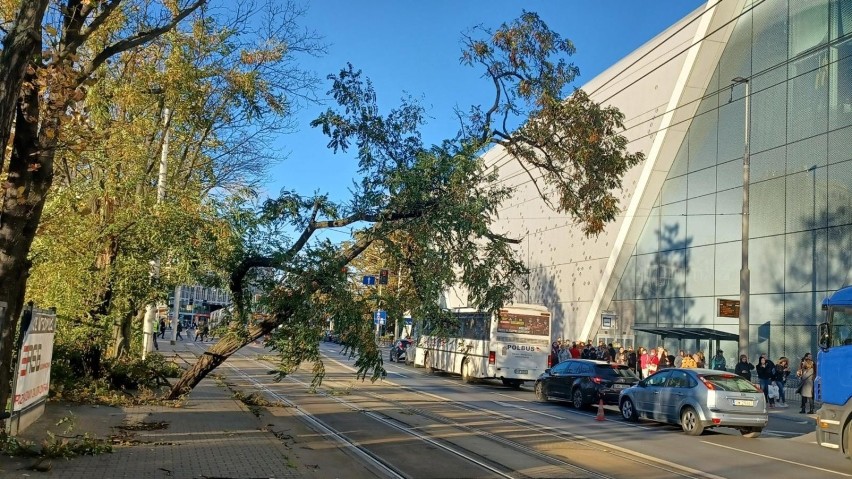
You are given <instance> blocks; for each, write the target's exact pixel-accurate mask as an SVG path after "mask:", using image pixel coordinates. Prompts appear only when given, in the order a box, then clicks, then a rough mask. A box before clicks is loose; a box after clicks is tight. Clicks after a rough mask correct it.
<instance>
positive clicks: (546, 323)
mask: <svg viewBox="0 0 852 479" xmlns="http://www.w3.org/2000/svg"><path fill="white" fill-rule="evenodd" d="M453 313H455V315H456V317H457V318H458V322H459V330H458V331H457V333H456V334H455V335H453V336H449V337H446V338H442V337H440V336H435V335H430V334H429V333H430V331H429V325H428V322H427V324H426V325H425V331H424V334H423V335H421V336H420V338H419V339H418V342H417V352H416V354H415V358H414V364H415V366H422V367H425V368H426V370H427V372H431V371H433V370H441V371H446V372H449V373H454V374H460V375H461V377H462V380H463V381H464V382H471V381H472V380H474V379H480V378H483V379H484V378H493V379H500V380H502V381H503V384H505V385H506V386H510V387H514V388H518V387H520V386H521V384H523V382H524V381H535V379H536V378H538V376H539V375H540V374H541V373H542V372H544V370H545V369H546V368H548V367H550V364H549V362H550V320H551V318H550V311H548V310H547V308H545V307H544V306H539V305H533V304H514V305H511V306H507V307H505V308H501V309H500V310H499V311H497V312H496V313H495V314H489V313H484V312H481V311H477V310H475V309H471V308H458V309H454V310H453Z"/></svg>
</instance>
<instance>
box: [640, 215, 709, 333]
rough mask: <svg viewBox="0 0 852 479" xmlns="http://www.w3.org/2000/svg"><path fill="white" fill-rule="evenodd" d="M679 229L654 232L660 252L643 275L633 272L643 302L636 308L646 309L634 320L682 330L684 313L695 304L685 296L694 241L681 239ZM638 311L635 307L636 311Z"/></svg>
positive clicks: (674, 226) (668, 227)
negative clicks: (647, 321)
mask: <svg viewBox="0 0 852 479" xmlns="http://www.w3.org/2000/svg"><path fill="white" fill-rule="evenodd" d="M680 229H681V225H680V224H677V223H675V224H667V225H663V226H662V228H660V229H658V230H657V231H655V234H656V236H657V240H658V244H659V245H660V247H659V250H658V251H657V252H656V253H654V255H653V258H652V259H651V262H650V264H649V265H648V266H647V268H645V271H639V270H637V271H636V280H637V282H638V285H637V293H638V297H640V298H643V299H645V301H640V302H638V304H639V305H641V307H645V308H648V310H646V311H641V312H640V311H637V312H636V317H637V318H648V319H652V318H653V321H654V325H655V326H683V324H684V321H685V319H686V315H687V313H688V312H689V311H690V309H691V308H692V306H693V305H694V304H695V300H693V299H692V298H690V297H687V292H686V277H687V275H688V274H689V271H690V260H691V258H690V256H691V253H690V247H691V246H692V242H693V239H692V237H687V236H683V235H681V232H680ZM651 300H656V301H651ZM655 304H656V307H655ZM639 307H640V306H638V305H637V309H638V308H639ZM649 322H650V321H649Z"/></svg>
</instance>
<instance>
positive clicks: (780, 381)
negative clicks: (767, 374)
mask: <svg viewBox="0 0 852 479" xmlns="http://www.w3.org/2000/svg"><path fill="white" fill-rule="evenodd" d="M789 375H790V361H788V360H787V358H786V357H785V356H781V357H780V358H778V362H777V363H775V384H776V385H777V386H778V406H779V407H787V397H786V396H787V395H786V394H785V392H784V385H785V384H787V377H788V376H789Z"/></svg>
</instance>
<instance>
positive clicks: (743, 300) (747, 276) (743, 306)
mask: <svg viewBox="0 0 852 479" xmlns="http://www.w3.org/2000/svg"><path fill="white" fill-rule="evenodd" d="M731 81H732V82H733V83H732V85H731V88H733V87H734V86H735V85H739V84H743V85H745V126H744V128H743V130H744V135H745V138H744V141H743V143H744V145H743V215H742V224H743V228H742V252H741V260H742V267H741V268H740V324H739V350H740V354H745V355H748V348H749V331H748V327H749V295H750V294H751V272H750V271H749V269H748V187H749V158H748V155H749V136H750V131H749V126H750V123H751V118H750V116H751V109H750V105H749V100H750V98H749V96H750V95H749V93H750V90H751V89H750V85H749V81H748V79H747V78H743V77H736V78H734V79H733V80H731Z"/></svg>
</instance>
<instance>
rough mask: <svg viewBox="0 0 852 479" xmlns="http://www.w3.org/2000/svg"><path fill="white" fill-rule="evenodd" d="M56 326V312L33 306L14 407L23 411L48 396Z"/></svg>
mask: <svg viewBox="0 0 852 479" xmlns="http://www.w3.org/2000/svg"><path fill="white" fill-rule="evenodd" d="M23 326H27V325H26V324H24V325H23ZM55 327H56V313H54V312H53V311H49V310H39V309H36V310H33V312H32V318H31V320H30V324H29V326H28V327H27V329H26V332H25V333H24V342H23V344H22V345H21V350H20V351H19V352H18V369H17V378H16V380H15V396H14V402H13V403H12V410H13V411H22V410H24V409H26V408H27V407H28V406H30V405H32V404H35V403H37V402H39V401H41V400H43V399H46V398H47V393H48V390H49V389H50V362H51V360H52V358H53V335H54V331H55Z"/></svg>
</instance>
